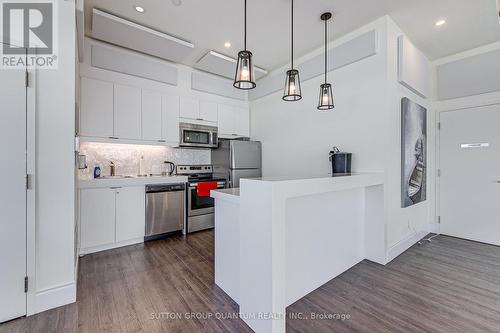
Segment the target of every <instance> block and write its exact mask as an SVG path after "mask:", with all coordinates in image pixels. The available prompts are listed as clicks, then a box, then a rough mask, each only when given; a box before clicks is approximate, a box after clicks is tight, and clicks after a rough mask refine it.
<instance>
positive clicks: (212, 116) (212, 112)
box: [200, 101, 217, 122]
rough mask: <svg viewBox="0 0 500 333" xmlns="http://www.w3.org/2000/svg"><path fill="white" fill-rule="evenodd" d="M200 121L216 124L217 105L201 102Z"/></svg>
mask: <svg viewBox="0 0 500 333" xmlns="http://www.w3.org/2000/svg"><path fill="white" fill-rule="evenodd" d="M200 119H201V120H205V121H213V122H217V103H214V102H206V101H201V102H200Z"/></svg>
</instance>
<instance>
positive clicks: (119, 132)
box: [113, 84, 142, 140]
mask: <svg viewBox="0 0 500 333" xmlns="http://www.w3.org/2000/svg"><path fill="white" fill-rule="evenodd" d="M113 101H114V107H113V115H114V117H113V119H114V136H115V137H117V138H120V139H132V140H134V139H135V140H137V139H141V107H142V106H141V89H140V88H136V87H131V86H124V85H119V84H115V85H114V94H113Z"/></svg>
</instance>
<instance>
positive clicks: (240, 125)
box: [218, 104, 250, 138]
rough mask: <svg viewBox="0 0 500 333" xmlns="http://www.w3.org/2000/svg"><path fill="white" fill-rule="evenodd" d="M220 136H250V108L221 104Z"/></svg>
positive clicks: (219, 112)
mask: <svg viewBox="0 0 500 333" xmlns="http://www.w3.org/2000/svg"><path fill="white" fill-rule="evenodd" d="M218 115H219V117H218V127H219V137H222V138H234V137H249V136H250V116H249V110H248V108H243V107H235V106H230V105H225V104H219V110H218Z"/></svg>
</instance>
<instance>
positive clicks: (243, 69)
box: [233, 0, 256, 90]
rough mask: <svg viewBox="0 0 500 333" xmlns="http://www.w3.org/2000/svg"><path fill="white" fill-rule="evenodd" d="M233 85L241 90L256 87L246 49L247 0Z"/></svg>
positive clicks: (248, 52) (251, 64)
mask: <svg viewBox="0 0 500 333" xmlns="http://www.w3.org/2000/svg"><path fill="white" fill-rule="evenodd" d="M233 86H234V87H235V88H238V89H243V90H249V89H253V88H255V87H256V84H255V73H254V70H253V60H252V52H250V51H248V50H247V0H245V36H244V49H243V51H240V52H238V63H237V64H236V75H235V77H234V83H233Z"/></svg>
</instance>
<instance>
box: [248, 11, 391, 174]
mask: <svg viewBox="0 0 500 333" xmlns="http://www.w3.org/2000/svg"><path fill="white" fill-rule="evenodd" d="M374 28H376V29H377V37H378V44H379V45H378V53H377V54H376V55H375V56H372V57H369V58H367V59H364V60H362V61H359V62H356V63H353V64H351V65H348V66H345V67H342V68H340V69H338V70H335V71H334V72H331V73H329V81H330V82H331V83H332V85H333V91H334V96H335V98H336V100H335V109H334V110H333V111H329V112H318V110H317V109H316V106H317V103H318V97H319V86H320V84H321V83H322V82H323V77H322V76H319V77H316V78H314V79H311V80H308V81H305V82H302V96H303V99H302V100H301V101H299V102H293V103H292V102H285V101H283V100H282V99H281V98H282V92H281V91H279V92H276V93H273V94H271V95H268V96H266V97H263V98H261V99H258V100H256V101H253V102H252V103H251V137H252V139H255V140H260V141H262V142H263V147H262V148H263V173H264V176H277V175H284V176H296V175H311V174H313V175H316V174H322V175H325V174H328V172H331V164H330V162H329V161H328V152H329V151H330V150H331V149H332V147H333V146H339V147H340V148H341V149H342V150H345V151H349V152H352V153H353V168H354V170H356V171H383V169H384V156H383V154H381V150H382V146H383V144H384V142H386V141H387V134H388V133H387V132H388V131H387V129H388V127H387V126H386V120H385V119H384V118H383V117H380V114H381V112H383V110H385V109H386V98H385V96H386V94H387V93H386V89H387V87H386V86H385V85H383V84H380V83H381V82H385V81H386V77H387V72H386V67H387V65H386V61H385V57H386V56H385V54H386V49H385V47H384V44H385V30H386V27H385V20H383V19H382V20H378V21H376V22H374V23H373V24H370V25H369V26H366V27H363V28H362V29H360V30H358V31H356V32H354V33H352V34H350V35H348V36H346V37H345V38H342V40H340V41H336V42H335V46H336V45H340V44H341V43H343V42H345V41H347V40H349V39H351V38H355V37H357V36H359V35H362V34H363V33H366V32H367V31H370V30H373V29H374ZM297 62H298V63H300V59H299V61H297ZM353 78H355V79H353ZM283 82H284V72H283ZM369 133H378V134H377V135H376V136H373V135H369Z"/></svg>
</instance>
